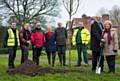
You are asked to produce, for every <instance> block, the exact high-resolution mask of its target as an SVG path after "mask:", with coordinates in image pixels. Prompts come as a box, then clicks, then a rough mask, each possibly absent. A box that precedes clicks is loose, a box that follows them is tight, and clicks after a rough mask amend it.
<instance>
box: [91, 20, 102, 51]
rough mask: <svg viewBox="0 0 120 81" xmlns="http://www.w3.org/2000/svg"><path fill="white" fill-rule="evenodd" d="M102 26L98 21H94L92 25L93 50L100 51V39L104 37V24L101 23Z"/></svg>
mask: <svg viewBox="0 0 120 81" xmlns="http://www.w3.org/2000/svg"><path fill="white" fill-rule="evenodd" d="M101 27H102V29H101V28H100V25H99V24H98V22H96V21H94V23H93V24H92V25H91V50H92V51H100V48H101V47H100V41H101V38H102V30H103V25H102V23H101Z"/></svg>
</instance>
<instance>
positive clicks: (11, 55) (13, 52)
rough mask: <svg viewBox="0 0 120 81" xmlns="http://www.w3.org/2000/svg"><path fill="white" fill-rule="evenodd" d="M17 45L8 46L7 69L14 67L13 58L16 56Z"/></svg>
mask: <svg viewBox="0 0 120 81" xmlns="http://www.w3.org/2000/svg"><path fill="white" fill-rule="evenodd" d="M16 50H17V47H12V46H11V47H9V58H8V67H9V69H12V68H14V60H15V57H16Z"/></svg>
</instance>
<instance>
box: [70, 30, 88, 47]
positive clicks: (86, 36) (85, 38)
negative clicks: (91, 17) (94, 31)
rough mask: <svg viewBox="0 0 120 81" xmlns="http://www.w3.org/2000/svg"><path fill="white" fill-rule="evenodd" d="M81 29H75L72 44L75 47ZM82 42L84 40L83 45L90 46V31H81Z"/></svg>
mask: <svg viewBox="0 0 120 81" xmlns="http://www.w3.org/2000/svg"><path fill="white" fill-rule="evenodd" d="M78 30H79V29H75V30H74V33H73V37H72V44H73V45H76V36H77V33H79V32H78ZM81 40H82V44H85V45H87V44H89V42H90V32H89V31H88V29H86V28H84V29H82V31H81Z"/></svg>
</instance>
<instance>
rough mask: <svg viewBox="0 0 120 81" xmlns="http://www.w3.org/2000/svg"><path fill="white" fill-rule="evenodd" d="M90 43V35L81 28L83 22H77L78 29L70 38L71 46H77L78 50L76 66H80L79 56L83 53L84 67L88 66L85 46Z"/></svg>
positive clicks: (80, 59)
mask: <svg viewBox="0 0 120 81" xmlns="http://www.w3.org/2000/svg"><path fill="white" fill-rule="evenodd" d="M89 41H90V33H89V31H88V30H87V29H86V28H85V27H84V26H83V22H79V27H77V28H76V29H75V30H74V33H73V37H72V44H73V45H76V46H77V50H78V64H77V66H81V61H82V58H81V54H82V52H83V56H84V62H85V65H88V54H87V45H88V44H89Z"/></svg>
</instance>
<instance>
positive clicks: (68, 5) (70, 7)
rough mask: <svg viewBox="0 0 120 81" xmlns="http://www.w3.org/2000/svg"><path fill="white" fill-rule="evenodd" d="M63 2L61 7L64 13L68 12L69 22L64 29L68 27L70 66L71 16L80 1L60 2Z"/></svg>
mask: <svg viewBox="0 0 120 81" xmlns="http://www.w3.org/2000/svg"><path fill="white" fill-rule="evenodd" d="M62 1H63V5H64V7H65V9H66V11H67V12H68V15H69V22H68V23H67V25H66V28H67V27H69V33H68V34H69V36H70V37H69V43H70V47H69V64H70V66H71V43H72V42H71V38H72V35H71V34H72V22H71V20H72V16H73V15H75V14H76V13H77V11H78V8H79V5H80V2H81V1H82V0H62Z"/></svg>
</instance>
